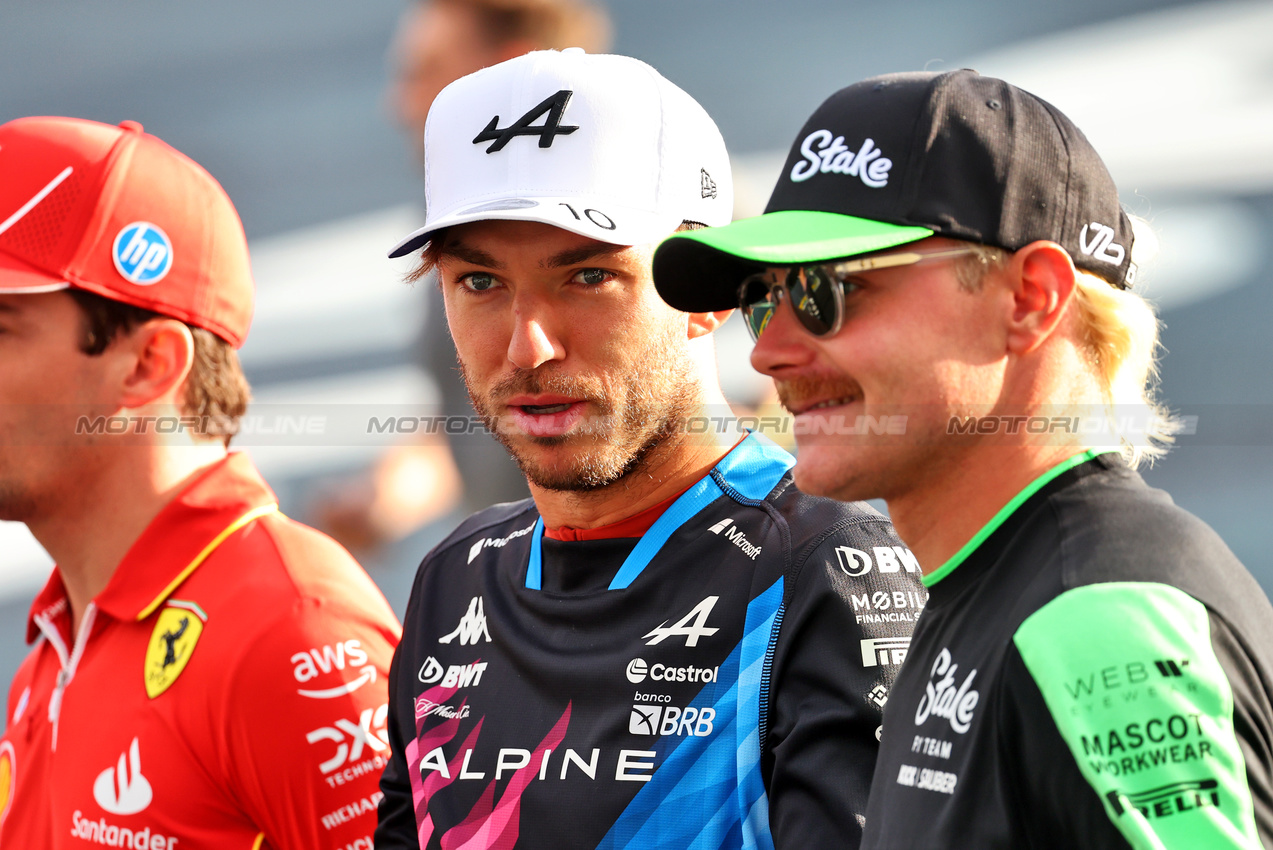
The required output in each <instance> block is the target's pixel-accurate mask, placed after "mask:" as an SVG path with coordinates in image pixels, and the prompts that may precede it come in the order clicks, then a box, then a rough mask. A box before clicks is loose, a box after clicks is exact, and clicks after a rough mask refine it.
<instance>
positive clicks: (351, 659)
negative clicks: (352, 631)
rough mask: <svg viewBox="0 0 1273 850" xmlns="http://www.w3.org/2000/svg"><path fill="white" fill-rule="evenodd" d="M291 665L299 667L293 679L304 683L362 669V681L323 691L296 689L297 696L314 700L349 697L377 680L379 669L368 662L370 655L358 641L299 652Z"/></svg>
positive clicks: (354, 681)
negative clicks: (333, 674)
mask: <svg viewBox="0 0 1273 850" xmlns="http://www.w3.org/2000/svg"><path fill="white" fill-rule="evenodd" d="M291 662H292V663H293V664H295V665H296V666H295V667H293V668H292V676H293V678H295V679H296V681H297V682H300V683H301V684H304V683H305V682H308V681H310V680H311V679H315V678H317V677H318V676H319V675H321V674H323V673H330V672H332V671H333V670H344V669H345V668H346V667H349V668H351V669H352V668H362V672H361V673H360V674H359V676H358V678H356V679H354V680H353V681H352V682H345V683H343V684H340V685H336V686H334V687H331V688H324V689H321V690H310V689H306V688H297V689H296V693H298V694H300V695H301V696H303V697H309V698H310V699H335V698H336V697H340V696H344V695H345V694H352V693H353V692H354V691H356V690H358V689H359V688H361V687H362V686H363V685H366V684H368V683H370V682H374V681H376V667H375V665H373V664H368V663H367V653H366V651H365V650H364V649H363V648H362V644H361V643H360V642H359V641H356V640H347V641H343V642H341V643H336V644H333V645H330V646H327V645H324V646H321V647H317V648H314V649H310V650H307V651H306V652H298V653H296V654H295V655H293V656H292V657H291Z"/></svg>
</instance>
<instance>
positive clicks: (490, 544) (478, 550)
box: [468, 522, 535, 564]
mask: <svg viewBox="0 0 1273 850" xmlns="http://www.w3.org/2000/svg"><path fill="white" fill-rule="evenodd" d="M534 530H535V523H533V522H532V523H531V524H530V525H528V526H526V527H525V528H520V529H518V530H517V531H514V532H513V533H512V534H510V535H508V536H507V537H486V538H483V539H481V540H479V541H477V542H476V543H474V544H473V545H472V546H470V547H469V561H468V562H469V563H470V564H471V563H473V559H474V558H476V557H477V556H478V555H480V554H482V550H483V549H486V548H493V549H503V548H504V547H505V546H507V545H508V543H509V541H510V540H516V539H517V538H518V537H524V536H525V535H527V534H530V533H531V532H532V531H534Z"/></svg>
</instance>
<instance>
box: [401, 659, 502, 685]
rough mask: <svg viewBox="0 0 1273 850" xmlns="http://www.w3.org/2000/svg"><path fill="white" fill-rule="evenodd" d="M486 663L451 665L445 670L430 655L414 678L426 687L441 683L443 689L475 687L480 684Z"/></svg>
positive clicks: (475, 662)
mask: <svg viewBox="0 0 1273 850" xmlns="http://www.w3.org/2000/svg"><path fill="white" fill-rule="evenodd" d="M487 663H488V662H486V661H474V662H473V663H472V664H452V665H450V666H448V667H446V668H443V667H442V664H441V663H440V662H439V661H438V660H437V659H436V658H434V657H433V656H432V655H430V656H429V657H428V659H426V660H425V662H424V664H423V665H422V666H421V667H420V672H419V673H417V674H416V677H417V678H418V679H419V680H420V681H421V682H423V683H424V684H426V685H432V684H434V683H435V682H439V681H440V682H441V683H442V685H441V686H442V687H444V688H467V687H470V686H472V687H476V686H477V685H480V684H481V683H482V674H483V673H485V672H486V665H487Z"/></svg>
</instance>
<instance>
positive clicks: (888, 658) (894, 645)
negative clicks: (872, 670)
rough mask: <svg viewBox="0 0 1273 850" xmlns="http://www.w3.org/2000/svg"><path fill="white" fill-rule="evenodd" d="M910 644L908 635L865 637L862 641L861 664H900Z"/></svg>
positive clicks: (889, 665) (865, 665)
mask: <svg viewBox="0 0 1273 850" xmlns="http://www.w3.org/2000/svg"><path fill="white" fill-rule="evenodd" d="M910 646H911V639H910V637H887V638H867V639H866V640H864V641H862V666H863V667H897V666H900V665H901V663H902V662H903V661H905V660H906V650H908V649H910Z"/></svg>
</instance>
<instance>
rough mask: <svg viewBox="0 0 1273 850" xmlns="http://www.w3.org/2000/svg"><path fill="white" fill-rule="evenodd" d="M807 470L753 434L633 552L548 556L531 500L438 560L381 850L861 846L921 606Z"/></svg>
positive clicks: (416, 606) (618, 549) (888, 551)
mask: <svg viewBox="0 0 1273 850" xmlns="http://www.w3.org/2000/svg"><path fill="white" fill-rule="evenodd" d="M793 462H794V461H793V460H792V458H791V456H790V455H788V454H787V453H786V452H784V451H782V450H781V449H780V448H778V447H777V446H775V445H773V444H772V443H770V442H768V441H767V440H764V439H763V438H760V437H756V436H754V435H753V436H750V437H748V438H747V439H745V440H744V441H743V442H742V443H740V444H739V445H738V446H737V447H735V448H734V450H733V451H732V452H730V453H729V454H728V455H726V457H725V458H723V459H722V460H721V461H720V463H719V464H718V465H717V466H716V467H715V468H714V469H713V470H712V471H711V472H710V474H708V475H707V476H705V477H704V478H702V479H701V480H699V481H698V482H697V483H696V484H695V485H694V486H693V487H691V488H690V489H689V490H687V491H686V492H685V493H684V494H682V495H681V496H680V497H679V498H678V499H677V500H676V501H675V502H674V503H673V504H672V505H671V506H670V507H669V508H667V509H666V510H665V511H664V512H663V513H662V514H661V515H660V516H659V518H658V519H657V520H656V521H655V522H654V523H653V525H652V526H650V527H649V529H648V530H647V531H645V533H644V534H642V535H641V536H640V537H639V538H626V539H617V540H586V539H585V540H576V541H561V540H552V539H549V538H547V537H545V536H544V534H543V523H542V520H541V519H540V518H539V515H538V513H537V512H536V510H535V506H534V504H533V502H530V501H525V502H519V503H515V504H511V505H503V506H497V507H495V508H492V509H490V510H488V511H484V512H482V513H479V514H477V515H475V516H474V517H472V518H470V519H469V520H468V521H467V522H465V523H464V524H463V525H462V526H461V527H460V528H459V529H458V530H457V531H456V532H455V533H454V534H452V535H451V536H450V537H449V538H448V539H447V540H446V541H444V542H443V543H442V544H441V545H439V546H438V547H437V548H436V549H435V550H434V551H433V552H432V553H430V554H429V556H428V557H426V558H425V560H424V563H423V564H422V565H421V568H420V572H419V574H418V576H417V579H416V585H415V588H414V590H413V592H412V597H411V603H410V606H409V607H408V611H407V619H406V626H405V637H404V641H403V643H402V644H401V646H400V648H399V650H398V652H397V653H396V655H395V657H394V667H393V671H392V672H391V674H390V691H391V697H390V707H391V711H390V717H389V739H390V743H391V745H392V750H393V753H392V756H391V758H390V763H389V766H388V767H387V768H386V772H385V775H384V777H383V779H382V781H381V785H382V789H383V791H384V793H385V798H384V800H383V801H382V802H381V804H380V809H381V821H380V825H379V827H378V828H377V832H376V839H377V843H376V846H377V847H385V848H387V847H417V846H418V847H422V848H440V847H452V846H459V845H460V844H464V846H466V847H472V848H495V847H500V848H512V847H516V848H522V850H528V849H529V848H545V850H547V848H552V849H553V850H556V849H557V848H561V847H574V848H583V847H601V848H622V847H630V848H646V850H649V848H685V847H700V846H701V847H712V848H742V847H758V848H764V847H774V846H775V845H776V846H778V847H854V846H856V845H857V843H858V841H859V839H860V834H861V824H860V817H861V815H862V813H863V811H864V804H865V800H866V797H867V791H868V784H869V778H870V775H871V769H872V766H873V764H874V760H875V753H876V750H877V746H878V744H877V733H878V729H879V723H880V707H881V706H882V705H883V704H884V703H885V701H886V699H887V693H888V688H889V686H890V684H891V683H892V680H893V677H894V675H895V673H896V671H897V669H898V666H899V665H900V664H901V662H902V659H903V658H904V657H905V654H906V646H907V643H908V640H909V634H910V631H911V628H912V626H913V624H914V622H915V620H916V618H917V617H918V616H919V615H920V611H921V610H922V608H923V605H924V599H925V593H924V590H923V588H922V586H921V584H920V582H919V580H918V577H919V572H918V565H917V564H916V562H915V560H914V558H913V557H912V556H911V553H910V552H909V551H908V550H907V549H905V548H904V547H902V546H901V544H900V543H899V541H898V540H897V538H896V536H895V535H894V533H893V530H892V526H891V524H890V523H889V522H888V521H887V520H886V519H885V518H884V517H882V516H881V515H879V514H878V513H876V512H875V511H873V510H871V509H870V508H869V507H867V506H864V505H847V504H844V503H840V502H835V501H832V500H829V499H818V498H814V497H811V496H808V495H805V494H803V493H800V492H798V491H797V490H796V489H795V488H794V487H793V486H792V483H791V476H790V474H789V472H788V470H789V468H790V467H791V465H792V464H793ZM465 842H469V843H465Z"/></svg>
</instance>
